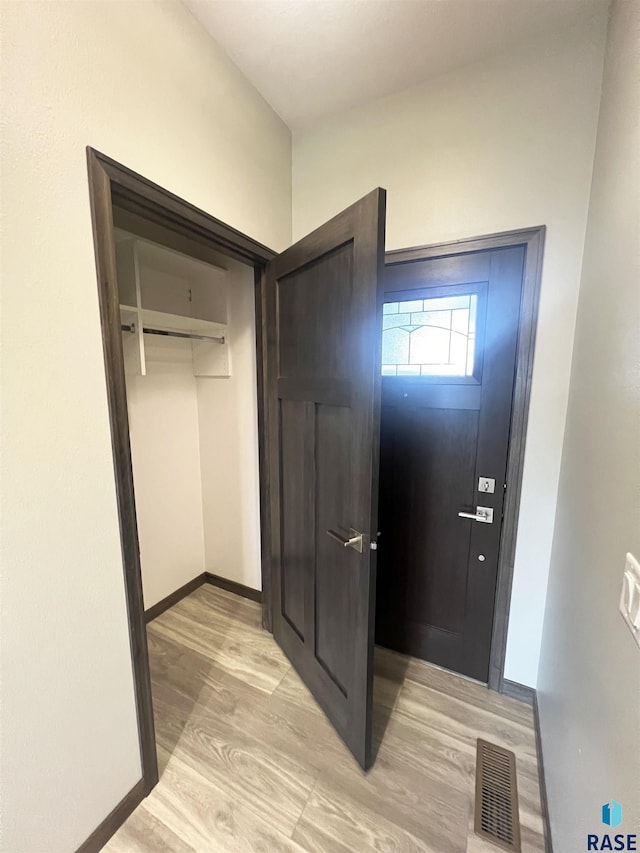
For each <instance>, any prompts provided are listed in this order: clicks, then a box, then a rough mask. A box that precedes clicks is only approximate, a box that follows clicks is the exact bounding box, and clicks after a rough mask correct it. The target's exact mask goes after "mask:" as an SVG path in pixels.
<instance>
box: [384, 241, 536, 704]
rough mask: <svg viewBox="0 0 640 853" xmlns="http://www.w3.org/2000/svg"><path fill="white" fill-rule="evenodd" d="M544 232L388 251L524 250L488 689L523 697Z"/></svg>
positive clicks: (418, 255) (414, 257)
mask: <svg viewBox="0 0 640 853" xmlns="http://www.w3.org/2000/svg"><path fill="white" fill-rule="evenodd" d="M545 233H546V226H544V225H540V226H536V227H534V228H522V229H518V230H515V231H504V232H501V233H497V234H487V235H485V236H482V237H470V238H468V239H464V240H453V241H451V242H448V243H434V244H429V245H427V246H415V247H412V248H410V249H394V250H392V251H389V252H387V253H386V254H385V266H387V267H388V266H395V265H397V264H406V263H412V262H416V261H423V260H429V259H433V258H442V257H451V256H455V255H463V254H469V253H471V252H487V251H491V250H493V249H505V248H515V247H518V246H521V247H523V248H524V249H525V261H524V270H523V275H522V298H521V302H520V315H519V320H518V347H517V352H516V372H515V381H514V389H513V401H512V408H511V431H510V434H509V447H508V456H507V491H506V495H505V504H504V516H503V522H502V531H501V536H500V551H499V557H498V576H497V581H496V594H495V604H494V616H493V630H492V634H491V651H490V655H489V679H488V687H489V689H491V690H496V691H498V692H499V693H511V694H512V695H514V694H516V693H517V694H518V698H523V697H524V696H525V694H527V693H528V691H527V689H526V688H525V687H523V686H522V685H517V684H514V683H513V682H509V681H507V680H506V679H505V677H504V664H505V658H506V649H507V632H508V627H509V608H510V604H511V589H512V586H513V570H514V562H515V550H516V538H517V534H518V518H519V514H520V496H521V493H522V472H523V468H524V451H525V444H526V437H527V425H528V418H529V401H530V397H531V380H532V375H533V360H534V351H535V340H536V331H537V327H538V307H539V303H540V284H541V281H542V259H543V253H544V240H545ZM519 688H520V689H519Z"/></svg>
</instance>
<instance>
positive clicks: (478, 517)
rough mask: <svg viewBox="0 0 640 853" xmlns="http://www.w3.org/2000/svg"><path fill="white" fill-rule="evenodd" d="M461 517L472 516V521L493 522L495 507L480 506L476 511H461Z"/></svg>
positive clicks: (459, 514) (459, 515)
mask: <svg viewBox="0 0 640 853" xmlns="http://www.w3.org/2000/svg"><path fill="white" fill-rule="evenodd" d="M458 517H459V518H470V519H471V521H481V522H483V523H484V524H493V507H490V506H478V507H476V511H475V512H459V513H458Z"/></svg>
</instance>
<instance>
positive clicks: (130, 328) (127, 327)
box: [120, 323, 224, 344]
mask: <svg viewBox="0 0 640 853" xmlns="http://www.w3.org/2000/svg"><path fill="white" fill-rule="evenodd" d="M120 329H121V330H122V331H123V332H135V330H136V325H135V323H122V324H121V325H120ZM142 331H143V333H144V334H145V335H164V336H166V337H169V338H187V339H188V340H190V341H208V342H209V343H211V344H223V343H224V338H214V337H212V336H211V335H196V334H192V333H190V332H172V331H170V330H168V329H151V328H148V327H147V326H144V327H143V329H142Z"/></svg>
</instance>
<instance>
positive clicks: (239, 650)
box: [150, 599, 290, 693]
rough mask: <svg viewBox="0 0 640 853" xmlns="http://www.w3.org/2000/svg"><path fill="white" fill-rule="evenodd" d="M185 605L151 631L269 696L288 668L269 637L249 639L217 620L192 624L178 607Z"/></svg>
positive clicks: (254, 636)
mask: <svg viewBox="0 0 640 853" xmlns="http://www.w3.org/2000/svg"><path fill="white" fill-rule="evenodd" d="M185 601H186V599H183V601H181V602H180V603H179V604H177V605H176V607H175V608H171V609H170V610H167V611H166V612H165V613H163V614H162V616H160V617H159V618H158V619H156V620H154V622H153V623H152V627H151V626H150V628H151V630H152V631H154V632H156V633H159V634H163V635H165V636H168V637H171V638H173V639H174V640H175V641H176V642H179V643H181V644H182V645H184V646H186V647H187V648H190V649H192V650H194V651H197V652H200V653H201V654H203V655H205V656H206V657H208V658H209V659H210V660H211V661H212V662H213V663H217V664H218V665H219V666H220V667H221V668H223V669H225V670H227V671H228V672H231V673H233V675H235V676H236V677H237V678H239V679H240V680H242V681H246V682H247V684H252V685H253V686H255V687H258V688H259V689H260V690H264V691H265V692H266V693H271V692H273V690H274V689H275V688H276V687H277V686H278V684H279V683H280V681H281V680H282V678H283V676H284V675H285V674H286V672H287V671H288V669H289V668H290V664H289V661H288V660H287V658H286V657H285V655H284V654H283V652H282V651H281V650H280V649H279V648H278V646H277V645H276V644H275V643H274V642H273V640H272V639H271V638H270V637H269V635H268V634H266V632H263V633H264V636H258V635H257V632H256V634H255V635H253V634H252V632H251V631H250V630H248V631H247V632H246V634H243V632H242V631H240V630H238V628H237V626H235V627H234V628H233V629H231V628H229V627H228V626H227V624H226V623H223V622H222V621H221V620H219V619H213V618H212V619H211V621H210V623H209V624H205V622H204V621H203V620H201V621H198V622H196V621H195V620H194V619H192V618H190V615H186V614H185V613H184V610H185V608H182V607H181V605H183V604H184V602H185ZM179 608H180V609H179Z"/></svg>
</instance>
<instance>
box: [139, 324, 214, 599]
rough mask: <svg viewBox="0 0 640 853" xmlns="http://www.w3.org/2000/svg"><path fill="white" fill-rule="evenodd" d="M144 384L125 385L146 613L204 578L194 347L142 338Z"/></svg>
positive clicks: (171, 341) (183, 342) (170, 340)
mask: <svg viewBox="0 0 640 853" xmlns="http://www.w3.org/2000/svg"><path fill="white" fill-rule="evenodd" d="M145 357H146V365H147V375H146V376H139V375H137V376H129V377H127V408H128V411H129V434H130V438H131V459H132V463H133V482H134V487H135V495H136V516H137V520H138V537H139V542H140V563H141V569H142V591H143V594H144V606H145V609H148V608H149V607H152V606H153V605H154V604H156V603H157V602H158V601H161V600H162V599H163V598H165V597H166V596H167V595H170V594H171V593H172V592H175V590H177V589H179V588H180V587H181V586H183V584H185V583H187V582H188V581H190V580H192V579H193V578H194V577H196V576H197V575H200V574H202V572H203V571H204V530H203V524H202V487H201V476H200V430H199V424H198V396H197V385H196V383H197V380H196V378H195V376H194V375H193V359H192V357H191V343H190V342H189V341H181V340H176V339H175V338H173V339H164V338H154V337H151V336H150V335H147V336H145Z"/></svg>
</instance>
